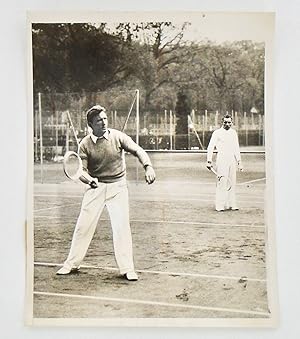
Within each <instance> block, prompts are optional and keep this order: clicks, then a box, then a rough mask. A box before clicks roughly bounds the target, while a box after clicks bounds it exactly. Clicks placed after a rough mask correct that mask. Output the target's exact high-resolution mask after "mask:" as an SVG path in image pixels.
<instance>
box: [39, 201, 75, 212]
mask: <svg viewBox="0 0 300 339" xmlns="http://www.w3.org/2000/svg"><path fill="white" fill-rule="evenodd" d="M80 204H81V203H79V202H77V203H75V204H69V205H59V206H51V207H46V208H40V209H37V210H33V212H34V213H35V212H41V211H48V210H52V209H55V208H65V207H70V206H75V205H80Z"/></svg>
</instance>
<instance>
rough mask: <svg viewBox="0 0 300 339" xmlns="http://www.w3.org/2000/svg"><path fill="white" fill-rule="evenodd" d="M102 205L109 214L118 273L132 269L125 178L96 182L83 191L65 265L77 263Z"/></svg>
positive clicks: (76, 265)
mask: <svg viewBox="0 0 300 339" xmlns="http://www.w3.org/2000/svg"><path fill="white" fill-rule="evenodd" d="M104 206H106V207H107V210H108V213H109V216H110V221H111V227H112V231H113V245H114V251H115V258H116V262H117V265H118V267H119V270H120V273H121V274H125V273H127V272H128V271H132V270H134V264H133V254H132V237H131V230H130V224H129V206H128V189H127V183H126V179H122V180H121V181H118V182H115V183H109V184H106V183H99V186H98V188H96V189H92V188H89V189H88V190H87V191H86V192H85V194H84V197H83V200H82V205H81V211H80V214H79V217H78V220H77V223H76V227H75V230H74V233H73V239H72V244H71V248H70V252H69V255H68V258H67V260H66V261H65V263H64V266H65V267H67V268H69V269H71V268H76V267H79V266H80V263H81V262H82V260H83V258H84V257H85V255H86V252H87V250H88V247H89V245H90V242H91V240H92V238H93V235H94V233H95V230H96V226H97V223H98V220H99V218H100V215H101V213H102V211H103V208H104Z"/></svg>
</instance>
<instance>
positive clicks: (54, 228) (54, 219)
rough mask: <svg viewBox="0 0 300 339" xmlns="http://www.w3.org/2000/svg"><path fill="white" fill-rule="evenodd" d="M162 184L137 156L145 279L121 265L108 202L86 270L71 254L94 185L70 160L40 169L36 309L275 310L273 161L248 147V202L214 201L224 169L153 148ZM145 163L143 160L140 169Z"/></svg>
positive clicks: (134, 221) (69, 312)
mask: <svg viewBox="0 0 300 339" xmlns="http://www.w3.org/2000/svg"><path fill="white" fill-rule="evenodd" d="M150 157H151V159H152V161H153V165H154V168H155V169H156V174H157V180H156V182H155V183H154V184H153V185H150V186H148V185H146V184H145V183H144V181H143V170H142V168H141V167H140V166H139V164H137V162H136V160H135V159H133V158H132V157H131V156H127V167H128V175H127V178H128V187H129V195H130V219H131V229H132V237H133V249H134V259H135V266H136V271H137V273H138V274H139V281H137V282H128V281H126V280H125V279H124V278H122V277H121V276H120V275H119V273H118V270H117V267H116V263H115V260H114V254H113V247H112V233H111V229H110V222H109V217H108V214H107V212H106V211H105V210H104V212H103V214H102V216H101V218H100V221H99V224H98V227H97V230H96V233H95V236H94V238H93V240H92V242H91V245H90V248H89V250H88V253H87V255H86V257H85V259H84V262H83V263H82V267H81V270H80V272H79V273H76V274H70V275H67V276H57V275H55V272H56V271H57V270H58V269H59V267H60V265H61V264H62V263H63V261H64V260H65V259H66V257H67V254H68V251H69V248H70V243H71V238H72V233H73V230H74V225H75V222H76V219H77V216H78V213H79V211H80V204H81V199H82V194H83V192H84V189H85V187H84V185H83V184H81V183H74V182H71V181H70V180H68V179H67V178H66V177H65V176H64V174H63V171H62V164H61V163H46V164H44V169H43V183H41V182H40V181H41V178H40V175H41V172H40V167H39V165H35V167H34V170H35V174H34V178H35V183H34V206H33V209H34V262H35V265H34V296H33V316H34V318H268V317H269V316H270V313H269V309H268V295H267V287H266V286H267V283H266V278H267V277H266V260H265V259H266V246H267V229H266V225H265V222H264V191H265V179H264V178H265V168H264V157H263V156H262V155H261V154H250V155H242V159H243V161H244V167H245V171H244V172H242V173H238V186H237V197H238V202H239V205H240V210H239V211H226V212H223V213H217V212H215V211H214V192H215V178H214V176H213V175H212V174H211V173H210V172H209V171H208V170H207V169H206V168H205V155H204V154H197V153H193V154H187V153H184V154H181V153H178V154H177V153H176V154H170V153H166V154H164V153H157V154H150ZM137 168H138V170H137Z"/></svg>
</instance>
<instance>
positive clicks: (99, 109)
mask: <svg viewBox="0 0 300 339" xmlns="http://www.w3.org/2000/svg"><path fill="white" fill-rule="evenodd" d="M101 112H105V108H104V107H102V106H100V105H95V106H93V107H91V108H90V109H89V110H88V111H87V112H86V120H87V123H88V125H89V126H90V124H91V122H92V120H93V118H94V117H95V116H96V115H97V114H99V113H101Z"/></svg>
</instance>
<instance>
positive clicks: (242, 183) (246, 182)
mask: <svg viewBox="0 0 300 339" xmlns="http://www.w3.org/2000/svg"><path fill="white" fill-rule="evenodd" d="M263 180H266V178H260V179H254V180H249V181H245V182H240V183H238V184H237V185H246V184H251V183H252V182H258V181H263Z"/></svg>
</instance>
